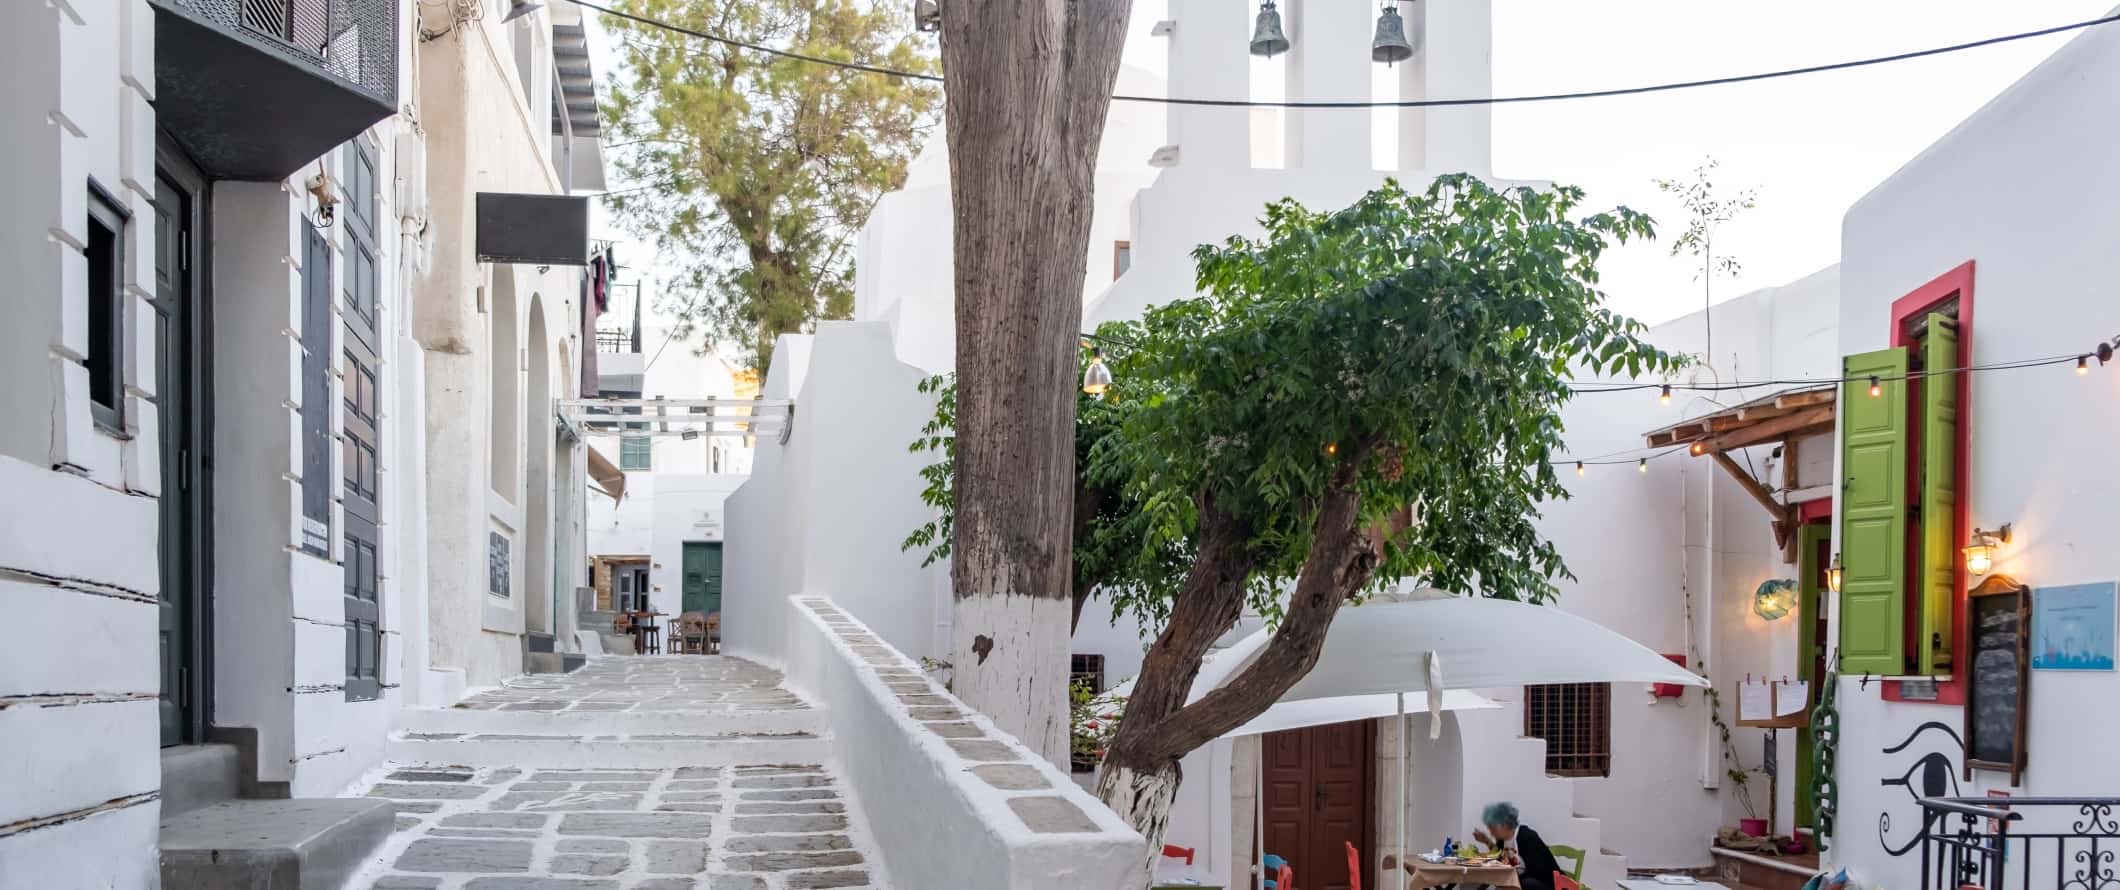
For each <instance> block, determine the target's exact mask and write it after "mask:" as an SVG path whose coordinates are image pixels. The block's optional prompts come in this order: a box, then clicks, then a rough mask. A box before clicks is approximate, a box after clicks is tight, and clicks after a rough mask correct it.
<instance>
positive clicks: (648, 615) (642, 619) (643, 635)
mask: <svg viewBox="0 0 2120 890" xmlns="http://www.w3.org/2000/svg"><path fill="white" fill-rule="evenodd" d="M667 614H669V613H667V612H635V613H633V616H632V617H633V651H634V652H638V653H642V654H647V653H648V652H650V651H651V650H652V651H653V652H654V653H655V654H658V655H659V654H661V653H662V645H661V642H662V641H661V637H662V628H661V627H658V626H656V624H655V619H657V618H661V617H664V616H665V615H667Z"/></svg>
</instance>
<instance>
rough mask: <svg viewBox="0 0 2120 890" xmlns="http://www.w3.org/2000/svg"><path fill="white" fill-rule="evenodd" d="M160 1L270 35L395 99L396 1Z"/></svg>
mask: <svg viewBox="0 0 2120 890" xmlns="http://www.w3.org/2000/svg"><path fill="white" fill-rule="evenodd" d="M154 2H155V3H156V5H159V6H163V7H165V8H169V9H172V10H175V11H178V12H182V13H184V14H186V15H189V16H191V17H193V18H197V19H200V20H203V21H208V22H212V23H215V24H216V25H218V26H220V27H222V28H226V29H241V30H242V31H243V32H245V33H248V34H252V35H256V36H258V37H263V38H266V42H267V43H268V44H269V45H271V46H275V47H277V48H279V50H280V51H281V52H282V53H283V54H285V55H288V56H290V57H292V58H297V59H300V60H302V61H305V62H307V63H308V64H311V65H314V66H317V67H320V68H322V69H324V70H325V71H328V72H330V73H331V74H332V75H334V76H336V77H338V78H339V79H340V80H342V81H345V82H346V83H348V84H350V85H352V86H353V87H354V88H355V89H356V90H359V91H360V92H363V93H367V94H369V95H371V96H373V97H375V98H376V99H378V100H381V101H384V102H388V103H395V102H396V97H397V39H398V35H397V26H398V0H154Z"/></svg>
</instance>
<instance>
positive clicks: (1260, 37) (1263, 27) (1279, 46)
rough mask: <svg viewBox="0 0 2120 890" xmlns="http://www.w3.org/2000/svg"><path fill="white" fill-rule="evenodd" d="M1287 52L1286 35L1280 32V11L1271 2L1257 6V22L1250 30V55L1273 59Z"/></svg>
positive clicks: (1269, 0)
mask: <svg viewBox="0 0 2120 890" xmlns="http://www.w3.org/2000/svg"><path fill="white" fill-rule="evenodd" d="M1287 51H1288V33H1287V32H1285V31H1283V30H1281V11H1280V10H1278V9H1275V8H1274V6H1273V0H1266V2H1264V3H1261V4H1259V22H1258V24H1257V25H1254V26H1253V27H1252V29H1251V54H1252V55H1255V56H1265V57H1267V58H1269V59H1270V58H1273V57H1274V56H1275V55H1276V54H1279V53H1285V52H1287Z"/></svg>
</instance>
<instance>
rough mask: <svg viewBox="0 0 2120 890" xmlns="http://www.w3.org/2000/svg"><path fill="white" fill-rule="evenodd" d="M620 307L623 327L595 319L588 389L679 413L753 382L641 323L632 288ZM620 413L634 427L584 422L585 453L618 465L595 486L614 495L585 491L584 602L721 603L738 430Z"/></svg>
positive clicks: (747, 460) (643, 607) (665, 606)
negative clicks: (627, 304)
mask: <svg viewBox="0 0 2120 890" xmlns="http://www.w3.org/2000/svg"><path fill="white" fill-rule="evenodd" d="M621 308H623V307H621ZM632 309H633V312H634V316H633V327H632V328H631V330H627V329H625V328H622V327H617V326H608V325H607V326H606V327H605V329H604V330H602V331H600V332H599V333H598V334H597V350H598V354H597V373H598V377H599V381H600V382H599V387H598V395H599V397H600V398H605V399H617V400H634V399H642V400H646V402H647V404H649V405H653V403H655V402H658V401H661V402H670V403H671V404H670V405H668V406H654V407H655V408H656V410H658V411H664V412H668V413H670V414H683V415H686V416H687V417H688V418H689V417H690V416H691V415H696V414H706V413H709V412H711V411H713V410H715V407H714V406H712V405H706V404H696V403H702V402H707V401H710V400H729V401H733V400H740V399H747V398H751V397H754V396H756V395H757V394H758V393H757V387H756V385H755V384H752V383H751V382H750V381H752V380H754V379H755V376H754V375H752V374H750V373H748V372H745V373H739V372H738V371H737V370H736V369H734V368H731V367H730V366H729V365H728V364H727V363H726V362H725V361H723V360H722V359H721V358H720V357H719V356H717V355H715V354H713V353H711V352H708V353H701V352H698V351H696V350H695V348H694V347H693V346H691V345H690V344H687V343H682V342H677V340H678V338H677V337H676V335H675V332H673V331H670V330H666V329H663V328H661V327H658V326H648V325H644V324H643V323H642V319H641V317H640V314H639V313H640V311H641V308H640V306H639V303H638V301H637V297H636V302H635V304H634V305H633V306H632ZM619 410H621V411H625V410H632V409H619ZM640 410H643V411H645V410H646V409H645V408H643V409H640ZM720 410H723V411H725V412H726V411H728V410H730V409H728V408H722V409H720ZM623 423H628V424H635V425H637V429H638V432H639V433H640V435H625V434H624V433H623V432H622V430H623V429H625V427H619V426H609V427H600V428H594V429H591V430H589V431H588V433H589V435H588V441H589V443H590V444H591V445H592V446H593V447H594V448H595V450H596V451H597V453H598V454H599V455H603V456H615V458H616V467H615V469H616V470H617V471H619V472H621V473H623V474H624V475H623V484H622V485H619V486H616V488H617V490H616V491H606V492H605V494H607V495H615V497H605V496H597V497H594V498H593V499H592V501H591V504H590V507H589V513H588V546H589V551H588V552H589V560H590V566H589V573H590V574H589V576H588V578H587V579H586V580H587V582H588V583H589V584H590V585H591V586H593V587H594V588H595V591H596V593H595V599H594V602H595V609H596V610H598V611H656V612H662V613H665V614H666V615H680V614H683V613H685V612H701V613H713V612H719V611H721V598H722V590H723V584H722V580H723V577H722V576H723V572H722V566H723V564H724V556H723V540H724V534H725V522H724V511H723V506H722V502H723V500H724V499H726V498H727V497H728V495H729V493H730V492H732V491H735V490H736V488H737V487H738V486H740V485H742V484H743V482H744V480H745V479H747V478H749V473H750V471H751V446H750V445H749V444H748V442H747V440H748V439H749V438H750V437H746V436H742V435H737V433H739V432H741V430H740V429H739V428H737V427H735V426H733V425H730V424H720V425H719V426H717V425H714V424H706V423H700V424H694V423H690V422H681V423H680V424H678V425H675V426H673V425H671V424H668V423H654V422H649V421H628V422H623ZM717 432H719V433H721V434H720V435H716V433H717ZM670 433H674V434H675V435H668V434H670ZM687 433H690V435H689V436H688V435H687Z"/></svg>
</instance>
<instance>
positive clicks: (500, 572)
mask: <svg viewBox="0 0 2120 890" xmlns="http://www.w3.org/2000/svg"><path fill="white" fill-rule="evenodd" d="M486 590H487V591H488V592H490V593H492V594H493V595H494V596H508V595H509V593H508V536H507V535H504V534H501V533H500V532H487V533H486Z"/></svg>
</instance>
